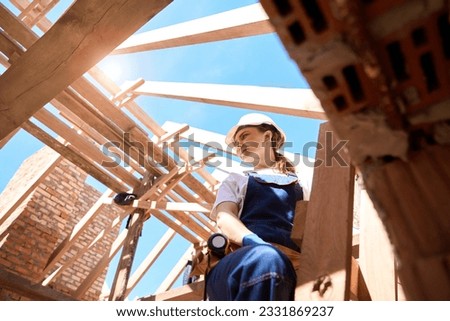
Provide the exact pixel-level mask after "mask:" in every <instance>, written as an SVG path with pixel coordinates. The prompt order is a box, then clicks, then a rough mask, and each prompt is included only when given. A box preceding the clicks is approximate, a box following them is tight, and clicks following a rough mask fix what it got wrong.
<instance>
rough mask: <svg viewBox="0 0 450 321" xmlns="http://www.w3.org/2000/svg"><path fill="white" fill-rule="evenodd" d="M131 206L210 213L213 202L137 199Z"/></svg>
mask: <svg viewBox="0 0 450 321" xmlns="http://www.w3.org/2000/svg"><path fill="white" fill-rule="evenodd" d="M130 207H134V208H143V209H146V210H162V211H168V212H172V211H183V212H202V213H209V212H210V211H211V208H212V204H199V203H185V202H167V201H141V200H135V201H134V202H133V204H131V205H130Z"/></svg>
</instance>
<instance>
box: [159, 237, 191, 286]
mask: <svg viewBox="0 0 450 321" xmlns="http://www.w3.org/2000/svg"><path fill="white" fill-rule="evenodd" d="M192 249H193V248H192V247H191V246H190V247H188V248H187V250H186V252H184V254H183V255H182V256H181V258H180V260H178V263H177V264H175V266H174V267H173V269H172V270H171V271H170V273H169V274H168V275H167V276H166V278H165V279H164V281H162V282H161V284H160V285H159V287H158V288H157V289H156V291H155V293H161V292H166V291H168V290H169V289H170V288H171V287H172V286H173V284H174V283H175V281H176V280H177V279H178V278H179V276H180V275H181V273H183V271H184V270H185V269H186V264H187V262H188V259H187V258H188V257H190V256H191V254H192Z"/></svg>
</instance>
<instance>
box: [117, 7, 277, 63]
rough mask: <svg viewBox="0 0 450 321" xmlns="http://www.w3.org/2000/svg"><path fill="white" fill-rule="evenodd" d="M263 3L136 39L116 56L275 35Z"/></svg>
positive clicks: (179, 24) (134, 36)
mask: <svg viewBox="0 0 450 321" xmlns="http://www.w3.org/2000/svg"><path fill="white" fill-rule="evenodd" d="M272 32H274V29H273V27H272V25H271V23H270V22H269V19H268V17H267V15H266V13H265V11H264V9H263V8H262V7H261V5H260V4H259V3H257V4H253V5H249V6H246V7H242V8H238V9H234V10H230V11H226V12H222V13H218V14H214V15H211V16H208V17H203V18H199V19H195V20H191V21H187V22H183V23H178V24H176V25H172V26H169V27H165V28H160V29H156V30H151V31H147V32H143V33H140V34H137V35H133V36H131V37H130V38H128V39H127V40H125V41H124V42H123V43H122V44H121V45H120V46H119V47H117V48H116V49H115V50H114V51H113V52H112V54H125V53H133V52H141V51H147V50H155V49H165V48H172V47H178V46H186V45H194V44H200V43H205V42H211V41H221V40H228V39H234V38H241V37H248V36H255V35H260V34H266V33H272Z"/></svg>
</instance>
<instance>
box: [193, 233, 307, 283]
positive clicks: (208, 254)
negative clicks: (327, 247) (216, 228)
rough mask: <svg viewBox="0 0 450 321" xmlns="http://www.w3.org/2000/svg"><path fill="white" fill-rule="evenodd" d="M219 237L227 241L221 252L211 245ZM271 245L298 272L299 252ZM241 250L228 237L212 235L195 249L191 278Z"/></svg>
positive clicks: (278, 245) (202, 273) (274, 244)
mask: <svg viewBox="0 0 450 321" xmlns="http://www.w3.org/2000/svg"><path fill="white" fill-rule="evenodd" d="M218 236H221V237H223V238H225V239H226V240H227V243H226V244H224V245H223V246H222V247H220V251H217V250H215V248H214V244H211V243H212V240H214V237H218ZM271 244H272V245H273V246H275V247H276V248H278V249H279V250H280V251H281V252H283V253H284V254H285V255H286V256H287V257H288V258H289V260H290V261H291V263H292V265H293V267H294V269H295V270H298V268H299V267H300V253H299V252H297V251H294V250H292V249H290V248H288V247H286V246H283V245H280V244H276V243H271ZM239 248H240V246H239V245H237V244H235V243H232V242H229V241H228V239H227V238H226V236H224V235H223V234H220V233H216V234H213V235H211V237H210V238H209V239H208V241H207V242H205V241H204V242H201V243H200V244H198V245H197V246H196V247H195V248H194V251H193V255H192V260H191V261H192V269H191V272H190V277H193V276H200V275H205V274H207V273H208V272H209V271H210V270H211V269H212V268H213V267H214V266H216V265H217V263H219V261H220V259H222V258H223V257H224V256H225V255H228V254H230V253H232V252H234V251H236V250H237V249H239Z"/></svg>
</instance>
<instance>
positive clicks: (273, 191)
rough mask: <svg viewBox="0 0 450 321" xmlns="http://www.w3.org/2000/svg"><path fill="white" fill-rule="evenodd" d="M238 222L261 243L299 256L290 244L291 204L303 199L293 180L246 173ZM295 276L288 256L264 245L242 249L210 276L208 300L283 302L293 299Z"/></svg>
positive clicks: (292, 209)
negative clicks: (260, 239) (246, 179)
mask: <svg viewBox="0 0 450 321" xmlns="http://www.w3.org/2000/svg"><path fill="white" fill-rule="evenodd" d="M248 176H249V178H248V185H247V192H246V195H245V199H244V205H243V209H242V212H241V217H240V219H241V221H242V222H243V223H244V225H245V226H247V228H248V229H249V230H250V231H252V232H253V233H255V234H257V235H258V236H259V237H260V238H262V239H263V240H264V241H265V242H270V243H278V244H281V245H283V246H286V247H288V248H291V249H293V250H295V251H300V249H299V248H298V246H297V245H296V244H295V243H294V242H293V241H292V240H291V237H290V235H291V230H292V223H293V219H294V214H295V204H296V202H297V201H298V200H301V199H303V192H302V189H301V187H300V185H299V184H298V183H297V177H296V176H295V175H293V174H288V175H263V174H258V173H257V172H250V173H248ZM295 285H296V273H295V270H294V268H293V266H292V263H291V262H290V260H289V259H288V258H287V256H286V255H285V254H284V253H283V252H281V251H280V250H279V249H277V248H276V247H275V246H273V245H271V244H269V243H265V244H256V245H248V246H243V247H241V248H240V249H238V250H236V251H234V252H232V253H230V254H228V255H227V256H225V257H224V258H223V259H221V260H220V262H219V263H218V264H217V265H216V266H215V267H214V268H213V269H212V270H211V271H210V272H209V273H208V275H207V284H206V291H207V295H208V299H209V300H210V301H230V300H236V301H268V300H270V301H286V300H293V299H294V292H295Z"/></svg>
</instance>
